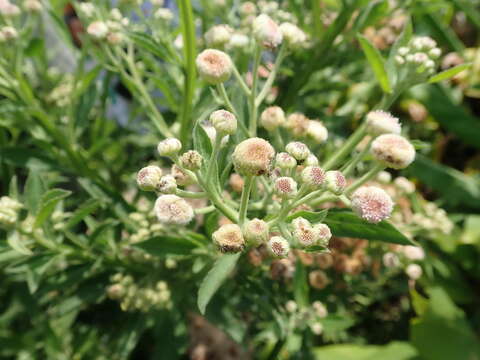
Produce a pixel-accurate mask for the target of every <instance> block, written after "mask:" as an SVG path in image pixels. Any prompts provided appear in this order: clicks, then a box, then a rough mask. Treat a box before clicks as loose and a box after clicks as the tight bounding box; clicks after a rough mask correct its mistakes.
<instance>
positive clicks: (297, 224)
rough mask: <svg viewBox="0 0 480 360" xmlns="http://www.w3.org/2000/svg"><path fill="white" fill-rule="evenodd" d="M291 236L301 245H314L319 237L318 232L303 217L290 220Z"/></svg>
mask: <svg viewBox="0 0 480 360" xmlns="http://www.w3.org/2000/svg"><path fill="white" fill-rule="evenodd" d="M292 228H293V238H294V239H295V241H297V242H298V243H299V244H300V245H302V246H311V245H314V244H315V243H316V242H317V241H318V239H319V233H318V231H316V230H315V229H314V227H313V226H312V224H311V223H310V221H308V220H307V219H304V218H303V217H297V218H295V219H293V220H292Z"/></svg>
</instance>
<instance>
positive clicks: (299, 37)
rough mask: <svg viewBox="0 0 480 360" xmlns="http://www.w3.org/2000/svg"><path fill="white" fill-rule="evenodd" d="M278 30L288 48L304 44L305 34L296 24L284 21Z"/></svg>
mask: <svg viewBox="0 0 480 360" xmlns="http://www.w3.org/2000/svg"><path fill="white" fill-rule="evenodd" d="M280 31H281V32H282V35H283V40H284V41H285V42H286V43H287V45H288V46H289V47H290V48H293V49H296V48H299V47H302V46H304V45H305V42H306V41H307V35H306V34H305V33H304V32H303V30H302V29H300V28H299V27H298V26H297V25H294V24H292V23H288V22H285V23H283V24H281V25H280Z"/></svg>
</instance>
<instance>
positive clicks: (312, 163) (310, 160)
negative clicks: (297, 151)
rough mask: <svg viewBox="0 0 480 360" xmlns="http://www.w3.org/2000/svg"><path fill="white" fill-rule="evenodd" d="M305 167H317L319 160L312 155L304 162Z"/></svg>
mask: <svg viewBox="0 0 480 360" xmlns="http://www.w3.org/2000/svg"><path fill="white" fill-rule="evenodd" d="M303 165H305V166H317V165H318V159H317V157H316V156H315V155H313V154H310V155H308V157H307V158H306V159H305V160H304V161H303Z"/></svg>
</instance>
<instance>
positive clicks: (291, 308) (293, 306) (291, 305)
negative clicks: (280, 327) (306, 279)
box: [285, 300, 298, 313]
mask: <svg viewBox="0 0 480 360" xmlns="http://www.w3.org/2000/svg"><path fill="white" fill-rule="evenodd" d="M285 309H286V310H287V311H288V312H289V313H294V312H296V311H297V309H298V306H297V303H296V302H295V301H293V300H288V301H287V303H286V304H285Z"/></svg>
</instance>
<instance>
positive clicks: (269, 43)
mask: <svg viewBox="0 0 480 360" xmlns="http://www.w3.org/2000/svg"><path fill="white" fill-rule="evenodd" d="M253 35H254V36H255V38H256V39H257V41H258V42H259V43H260V44H261V45H262V46H264V47H266V48H270V49H274V48H276V47H277V46H278V45H280V43H281V42H282V38H283V35H282V32H281V31H280V28H279V26H278V25H277V23H276V22H275V21H273V20H272V19H271V18H270V16H268V15H266V14H261V15H259V16H257V18H255V20H254V21H253Z"/></svg>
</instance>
